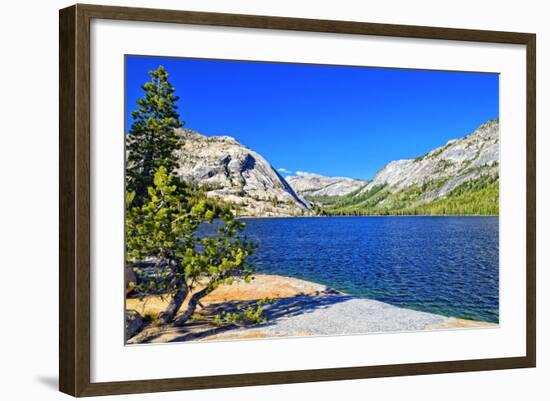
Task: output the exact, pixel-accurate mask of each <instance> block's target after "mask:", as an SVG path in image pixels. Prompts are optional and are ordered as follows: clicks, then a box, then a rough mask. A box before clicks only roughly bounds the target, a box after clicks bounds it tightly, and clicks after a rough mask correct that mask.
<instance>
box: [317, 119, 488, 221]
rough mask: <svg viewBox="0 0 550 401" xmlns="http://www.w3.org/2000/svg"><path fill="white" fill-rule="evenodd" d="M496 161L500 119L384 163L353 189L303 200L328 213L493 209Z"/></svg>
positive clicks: (474, 210)
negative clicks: (420, 152)
mask: <svg viewBox="0 0 550 401" xmlns="http://www.w3.org/2000/svg"><path fill="white" fill-rule="evenodd" d="M498 165H499V124H498V120H491V121H489V122H487V123H485V124H483V125H481V126H480V127H479V128H478V129H476V130H475V131H474V132H473V133H471V134H470V135H468V136H465V137H463V138H459V139H455V140H451V141H449V142H448V143H447V144H446V145H445V146H442V147H439V148H437V149H434V150H432V151H431V152H429V153H427V154H425V155H424V156H422V157H418V158H416V159H404V160H396V161H393V162H391V163H389V164H387V165H386V166H385V167H384V168H383V169H381V170H380V171H379V172H378V173H377V174H376V176H375V177H374V178H373V180H372V181H370V182H369V183H368V185H366V186H365V187H364V188H362V189H360V190H358V191H355V192H352V193H349V194H347V195H345V196H343V197H338V198H335V197H327V196H316V197H308V199H309V200H310V201H312V202H314V203H316V204H317V205H321V206H322V207H323V208H324V209H325V212H326V213H328V214H498V173H499V167H498ZM468 193H469V194H470V195H469V196H466V195H467V194H468Z"/></svg>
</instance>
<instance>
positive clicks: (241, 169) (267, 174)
mask: <svg viewBox="0 0 550 401" xmlns="http://www.w3.org/2000/svg"><path fill="white" fill-rule="evenodd" d="M177 132H178V134H179V135H180V136H181V138H182V139H183V148H182V149H181V151H180V152H179V168H178V170H177V173H178V175H179V176H180V177H181V178H182V179H183V180H186V181H193V182H197V183H199V184H201V185H208V186H209V187H210V188H211V190H210V191H208V193H207V195H208V196H213V197H218V198H221V199H223V200H225V201H229V202H232V203H233V204H235V205H236V211H237V214H238V215H241V216H295V215H303V214H309V213H310V207H309V204H308V203H307V202H306V201H304V200H303V199H302V198H301V197H300V196H299V195H297V194H296V193H295V192H294V190H293V189H292V187H291V186H290V185H288V183H287V182H286V181H285V179H284V178H283V177H282V176H281V175H279V173H277V171H276V170H275V169H274V168H273V167H272V166H271V164H269V162H268V161H267V160H265V159H264V158H263V157H262V156H261V155H259V154H258V153H256V152H254V151H253V150H251V149H249V148H247V147H246V146H244V145H242V144H240V143H239V142H238V141H237V140H236V139H234V138H232V137H229V136H212V137H207V136H204V135H201V134H199V133H198V132H195V131H192V130H189V129H178V130H177Z"/></svg>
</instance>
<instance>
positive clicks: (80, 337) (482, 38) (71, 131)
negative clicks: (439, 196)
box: [59, 4, 536, 396]
mask: <svg viewBox="0 0 550 401" xmlns="http://www.w3.org/2000/svg"><path fill="white" fill-rule="evenodd" d="M93 18H99V19H111V20H127V21H147V22H165V23H180V24H195V25H212V26H227V27H243V28H261V29H281V30H292V31H310V32H331V33H341V34H358V35H376V36H392V37H402V38H423V39H442V40H457V41H473V42H491V43H511V44H519V45H525V46H526V49H527V59H526V65H527V121H526V129H527V131H526V132H527V138H526V140H527V177H526V179H527V194H526V196H527V227H526V228H527V243H526V247H527V259H526V279H527V288H526V290H527V310H526V314H527V324H526V327H525V330H526V338H527V343H526V350H527V353H526V355H525V356H523V357H512V358H494V359H477V360H462V361H442V362H431V363H411V364H399V365H382V366H365V367H350V368H334V369H315V370H300V371H285V372H273V373H272V372H268V373H252V374H232V375H223V376H203V377H192V378H174V379H158V380H136V381H123V382H102V383H91V382H90V280H89V279H90V21H91V19H93ZM59 29H60V35H59V57H60V66H59V92H60V101H59V136H60V139H59V151H60V164H59V228H60V235H59V260H60V262H59V263H60V264H59V274H60V281H59V283H60V285H59V388H60V390H61V391H62V392H65V393H67V394H70V395H73V396H92V395H105V394H123V393H143V392H154V391H173V390H188V389H206V388H220V387H236V386H252V385H263V384H281V383H297V382H314V381H324V380H346V379H364V378H372V377H389V376H402V375H420V374H433V373H448V372H466V371H481V370H493V369H511V368H526V367H534V366H535V363H536V318H535V317H536V302H535V301H536V293H535V283H536V277H535V249H536V248H535V246H536V245H535V231H536V228H535V207H536V199H535V198H536V196H535V194H536V188H535V173H536V172H535V169H536V165H535V159H536V156H535V120H536V109H535V106H536V105H535V97H536V95H535V73H536V70H535V68H536V66H535V64H536V62H535V60H536V59H535V46H536V44H535V43H536V36H535V34H531V33H515V32H496V31H481V30H466V29H450V28H434V27H421V26H405V25H387V24H372V23H363V22H350V21H329V20H313V19H299V18H282V17H266V16H253V15H237V14H218V13H203V12H192V11H170V10H156V9H142V8H125V7H109V6H95V5H81V4H78V5H75V6H72V7H68V8H65V9H62V10H60V14H59Z"/></svg>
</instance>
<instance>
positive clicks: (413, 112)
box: [60, 5, 536, 396]
mask: <svg viewBox="0 0 550 401" xmlns="http://www.w3.org/2000/svg"><path fill="white" fill-rule="evenodd" d="M535 112H536V110H535V35H534V34H529V33H512V32H494V31H479V30H465V29H450V28H433V27H418V26H402V25H385V24H371V23H362V22H349V21H327V20H309V19H296V18H282V17H266V16H251V15H231V14H217V13H201V12H188V11H169V10H153V9H137V8H122V7H106V6H94V5H75V6H72V7H69V8H66V9H63V10H61V11H60V390H61V391H63V392H65V393H68V394H71V395H74V396H90V395H103V394H120V393H140V392H153V391H170V390H185V389H201V388H218V387H231V386H247V385H262V384H279V383H295V382H310V381H322V380H342V379H359V378H372V377H384V376H397V375H418V374H430V373H441V372H462V371H477V370H489V369H509V368H522V367H534V366H535V360H536V358H535V355H536V352H535V332H536V330H535V324H536V321H535V297H536V295H535V206H536V205H535ZM289 356H292V357H289Z"/></svg>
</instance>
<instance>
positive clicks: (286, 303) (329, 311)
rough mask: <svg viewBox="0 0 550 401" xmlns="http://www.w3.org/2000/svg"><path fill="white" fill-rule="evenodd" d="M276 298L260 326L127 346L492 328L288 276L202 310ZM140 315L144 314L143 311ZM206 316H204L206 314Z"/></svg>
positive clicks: (178, 331) (208, 323) (190, 328)
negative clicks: (351, 294)
mask: <svg viewBox="0 0 550 401" xmlns="http://www.w3.org/2000/svg"><path fill="white" fill-rule="evenodd" d="M265 297H272V298H276V301H275V302H274V303H273V304H268V305H266V306H265V307H264V313H265V316H266V318H267V321H266V322H265V323H261V324H258V325H253V326H240V325H225V326H217V325H214V324H213V322H212V320H211V319H210V320H209V319H205V320H204V321H195V322H190V323H189V324H186V325H184V326H183V327H174V326H170V325H165V326H150V327H147V328H145V329H144V330H143V331H142V332H141V333H139V334H138V335H136V336H135V337H133V338H131V339H130V340H129V341H128V343H129V344H140V343H164V342H178V341H224V340H235V339H253V338H269V337H293V336H300V337H303V336H332V335H349V334H367V333H380V332H404V331H421V330H444V329H459V328H488V327H496V326H497V325H495V324H492V323H487V322H479V321H473V320H466V319H458V318H452V317H446V316H442V315H437V314H433V313H427V312H421V311H416V310H412V309H406V308H400V307H397V306H394V305H390V304H386V303H384V302H379V301H375V300H371V299H365V298H357V297H353V296H349V295H346V294H343V293H340V292H338V291H335V290H333V289H331V288H329V287H326V286H323V285H320V284H316V283H310V282H308V281H304V280H298V279H294V278H290V277H282V276H273V275H257V276H256V277H255V280H254V281H253V282H252V283H251V284H245V283H235V284H233V285H231V286H222V287H220V288H219V289H217V290H216V291H214V292H213V293H212V294H210V296H208V297H206V298H204V302H203V303H204V306H205V310H207V311H210V315H212V314H213V313H214V311H217V310H221V309H222V308H224V307H226V306H227V305H228V304H233V305H235V304H237V303H242V304H243V305H244V304H246V302H251V301H254V300H257V299H262V298H265ZM127 301H128V305H127V308H131V309H135V310H137V311H138V312H139V311H140V308H141V309H142V310H145V308H147V304H149V306H148V308H149V311H148V313H151V310H155V311H157V312H158V311H160V310H162V309H163V308H164V306H165V304H166V302H168V300H167V299H166V298H165V299H164V300H162V301H159V300H158V298H155V299H153V300H137V299H128V300H127ZM142 313H143V312H142ZM207 315H208V314H207Z"/></svg>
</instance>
